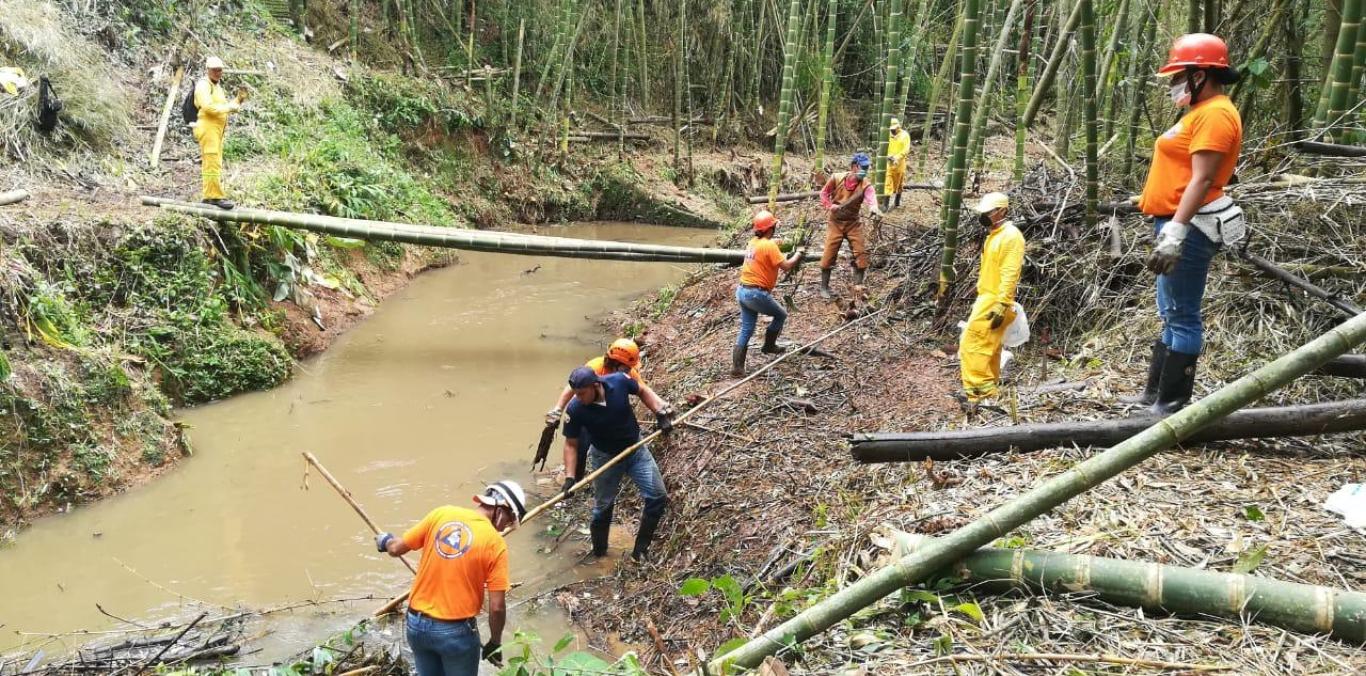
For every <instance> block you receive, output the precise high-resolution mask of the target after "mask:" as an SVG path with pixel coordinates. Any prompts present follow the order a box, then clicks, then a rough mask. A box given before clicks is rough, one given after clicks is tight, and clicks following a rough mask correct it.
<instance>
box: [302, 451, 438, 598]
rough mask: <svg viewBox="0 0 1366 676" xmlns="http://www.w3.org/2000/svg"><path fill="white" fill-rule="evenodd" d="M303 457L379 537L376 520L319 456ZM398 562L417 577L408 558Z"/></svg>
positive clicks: (307, 454)
mask: <svg viewBox="0 0 1366 676" xmlns="http://www.w3.org/2000/svg"><path fill="white" fill-rule="evenodd" d="M303 456H304V460H307V461H308V464H310V465H312V466H313V468H314V469H316V470H318V473H319V474H321V475H323V478H324V479H326V480H327V483H329V484H331V485H332V488H333V489H335V490H336V491H337V494H338V495H340V496H341V497H342V499H343V500H345V501H346V504H348V505H350V506H351V509H353V510H355V512H356V514H359V515H360V518H361V520H362V521H364V522H365V525H367V526H369V527H370V532H371V533H373V534H375V535H379V534H380V533H381V532H383V531H381V530H380V529H379V526H377V525H375V521H374V519H371V518H370V515H369V514H367V513H366V512H365V508H364V507H361V506H360V503H359V502H356V498H355V496H353V495H351V491H348V490H346V488H345V487H344V486H342V485H341V482H340V481H337V477H334V476H332V473H331V472H329V471H327V468H326V467H323V464H322V462H320V461H319V460H318V458H317V456H315V455H313V454H312V453H310V452H308V451H304V452H303ZM398 560H399V561H402V562H403V565H405V566H407V567H408V571H409V572H411V573H412V574H413V575H417V569H416V568H414V567H413V563H412V562H411V561H409V560H408V558H407V557H404V556H400V557H398Z"/></svg>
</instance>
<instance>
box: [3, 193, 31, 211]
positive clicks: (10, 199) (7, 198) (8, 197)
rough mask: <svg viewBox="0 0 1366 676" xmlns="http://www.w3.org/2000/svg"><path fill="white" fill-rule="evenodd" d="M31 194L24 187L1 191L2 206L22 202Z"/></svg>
mask: <svg viewBox="0 0 1366 676" xmlns="http://www.w3.org/2000/svg"><path fill="white" fill-rule="evenodd" d="M31 196H32V195H30V194H29V192H28V191H27V190H23V189H18V190H10V191H9V192H0V207H3V206H6V205H9V204H18V203H19V202H22V201H24V200H26V199H28V198H29V197H31Z"/></svg>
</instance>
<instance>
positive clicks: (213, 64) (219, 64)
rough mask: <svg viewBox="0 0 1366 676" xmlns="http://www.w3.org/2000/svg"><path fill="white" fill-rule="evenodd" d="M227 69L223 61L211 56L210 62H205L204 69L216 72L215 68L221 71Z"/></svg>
mask: <svg viewBox="0 0 1366 676" xmlns="http://www.w3.org/2000/svg"><path fill="white" fill-rule="evenodd" d="M226 67H227V66H224V65H223V59H220V58H218V57H216V56H210V57H209V60H208V61H205V62H204V68H205V69H207V70H214V69H215V68H220V69H221V68H226Z"/></svg>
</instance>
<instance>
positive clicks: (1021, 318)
mask: <svg viewBox="0 0 1366 676" xmlns="http://www.w3.org/2000/svg"><path fill="white" fill-rule="evenodd" d="M1013 307H1014V310H1015V319H1014V320H1012V321H1011V322H1010V325H1009V326H1007V327H1006V334H1005V339H1004V342H1005V345H1006V347H1019V346H1021V345H1024V344H1025V343H1028V342H1029V317H1027V316H1025V311H1024V308H1023V307H1021V306H1020V304H1019V303H1015V304H1014V306H1013Z"/></svg>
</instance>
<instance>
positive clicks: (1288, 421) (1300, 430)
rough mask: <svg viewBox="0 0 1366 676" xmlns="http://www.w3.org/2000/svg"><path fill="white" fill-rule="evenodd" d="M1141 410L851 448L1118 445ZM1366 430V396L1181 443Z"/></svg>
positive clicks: (874, 455)
mask: <svg viewBox="0 0 1366 676" xmlns="http://www.w3.org/2000/svg"><path fill="white" fill-rule="evenodd" d="M1161 419H1162V417H1161V416H1157V415H1151V414H1145V415H1138V416H1133V417H1130V418H1120V419H1118V420H1096V421H1078V422H1056V423H1034V424H1024V425H1014V426H1010V427H986V428H977V429H966V430H944V431H941V432H908V433H892V434H855V435H853V437H852V438H851V439H850V444H851V446H852V448H851V452H852V454H853V457H854V459H855V460H857V461H859V462H919V461H922V460H925V459H927V458H930V459H934V460H956V459H960V458H972V457H977V456H981V455H986V454H988V453H1005V452H1007V451H1010V450H1016V451H1021V452H1025V451H1037V450H1040V449H1045V448H1054V447H1057V446H1072V445H1075V446H1079V447H1083V448H1085V447H1088V446H1094V447H1101V446H1110V445H1113V444H1117V443H1119V442H1121V441H1123V440H1125V439H1127V438H1129V437H1131V436H1133V435H1135V434H1138V433H1139V432H1141V431H1143V430H1144V429H1146V428H1148V427H1149V426H1151V425H1153V424H1154V423H1156V422H1157V421H1159V420H1161ZM1358 430H1366V399H1353V400H1349V401H1341V402H1331V403H1323V404H1309V405H1301V406H1277V407H1269V408H1250V409H1244V410H1241V411H1238V412H1236V413H1233V414H1231V415H1229V416H1228V417H1227V418H1224V419H1223V420H1220V421H1218V422H1215V423H1212V424H1210V425H1209V426H1207V427H1205V428H1203V429H1201V430H1200V431H1199V432H1197V433H1195V434H1194V435H1191V436H1190V437H1188V438H1186V439H1184V440H1182V444H1183V445H1187V446H1189V445H1194V444H1201V443H1207V442H1211V441H1228V440H1231V439H1264V438H1269V437H1285V436H1314V435H1319V434H1332V433H1338V432H1352V431H1358Z"/></svg>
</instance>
